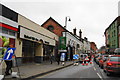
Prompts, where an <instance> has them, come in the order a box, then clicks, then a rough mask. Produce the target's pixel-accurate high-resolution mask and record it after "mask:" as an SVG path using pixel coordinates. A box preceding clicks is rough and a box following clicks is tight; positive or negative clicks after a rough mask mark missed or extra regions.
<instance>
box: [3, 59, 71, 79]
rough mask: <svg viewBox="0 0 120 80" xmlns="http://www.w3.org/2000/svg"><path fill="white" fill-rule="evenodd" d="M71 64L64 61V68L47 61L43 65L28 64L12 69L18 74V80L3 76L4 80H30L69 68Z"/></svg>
mask: <svg viewBox="0 0 120 80" xmlns="http://www.w3.org/2000/svg"><path fill="white" fill-rule="evenodd" d="M72 64H73V62H72V61H66V62H65V65H64V66H63V65H62V64H59V65H58V64H57V62H53V63H52V64H51V63H50V62H48V61H44V62H43V63H29V64H25V65H22V66H18V67H14V68H13V69H12V71H13V72H18V75H19V76H20V77H19V78H12V76H11V75H9V76H5V79H4V80H18V79H22V80H26V79H27V80H30V79H34V78H36V77H38V76H42V75H45V74H48V73H50V72H53V71H56V70H60V69H62V68H65V67H68V66H71V65H72Z"/></svg>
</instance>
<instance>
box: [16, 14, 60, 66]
mask: <svg viewBox="0 0 120 80" xmlns="http://www.w3.org/2000/svg"><path fill="white" fill-rule="evenodd" d="M18 24H19V34H18V35H17V36H18V38H17V41H16V45H17V49H16V51H17V52H18V53H17V54H18V60H19V62H20V63H19V64H22V63H29V62H37V63H41V62H43V61H46V60H49V59H50V55H51V54H53V55H55V53H54V51H55V50H54V48H55V46H56V42H57V41H58V36H57V35H55V34H54V33H52V32H50V31H49V30H46V29H44V28H43V27H41V26H40V25H38V24H36V23H34V22H33V21H31V20H29V19H27V18H26V17H24V16H22V15H20V14H19V15H18Z"/></svg>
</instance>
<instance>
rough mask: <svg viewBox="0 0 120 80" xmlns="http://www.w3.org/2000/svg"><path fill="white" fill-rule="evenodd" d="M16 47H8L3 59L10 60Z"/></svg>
mask: <svg viewBox="0 0 120 80" xmlns="http://www.w3.org/2000/svg"><path fill="white" fill-rule="evenodd" d="M15 49H16V48H8V49H7V51H6V53H5V55H4V57H3V59H4V60H12V56H13V54H14V51H15Z"/></svg>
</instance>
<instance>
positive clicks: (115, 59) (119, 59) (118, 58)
mask: <svg viewBox="0 0 120 80" xmlns="http://www.w3.org/2000/svg"><path fill="white" fill-rule="evenodd" d="M110 61H118V62H120V57H110Z"/></svg>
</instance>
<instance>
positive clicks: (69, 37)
mask: <svg viewBox="0 0 120 80" xmlns="http://www.w3.org/2000/svg"><path fill="white" fill-rule="evenodd" d="M63 37H66V46H67V50H68V58H70V59H71V60H72V58H73V54H80V53H81V51H82V47H83V43H82V42H81V41H80V39H79V38H78V37H77V36H76V35H74V34H73V33H70V32H63Z"/></svg>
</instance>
